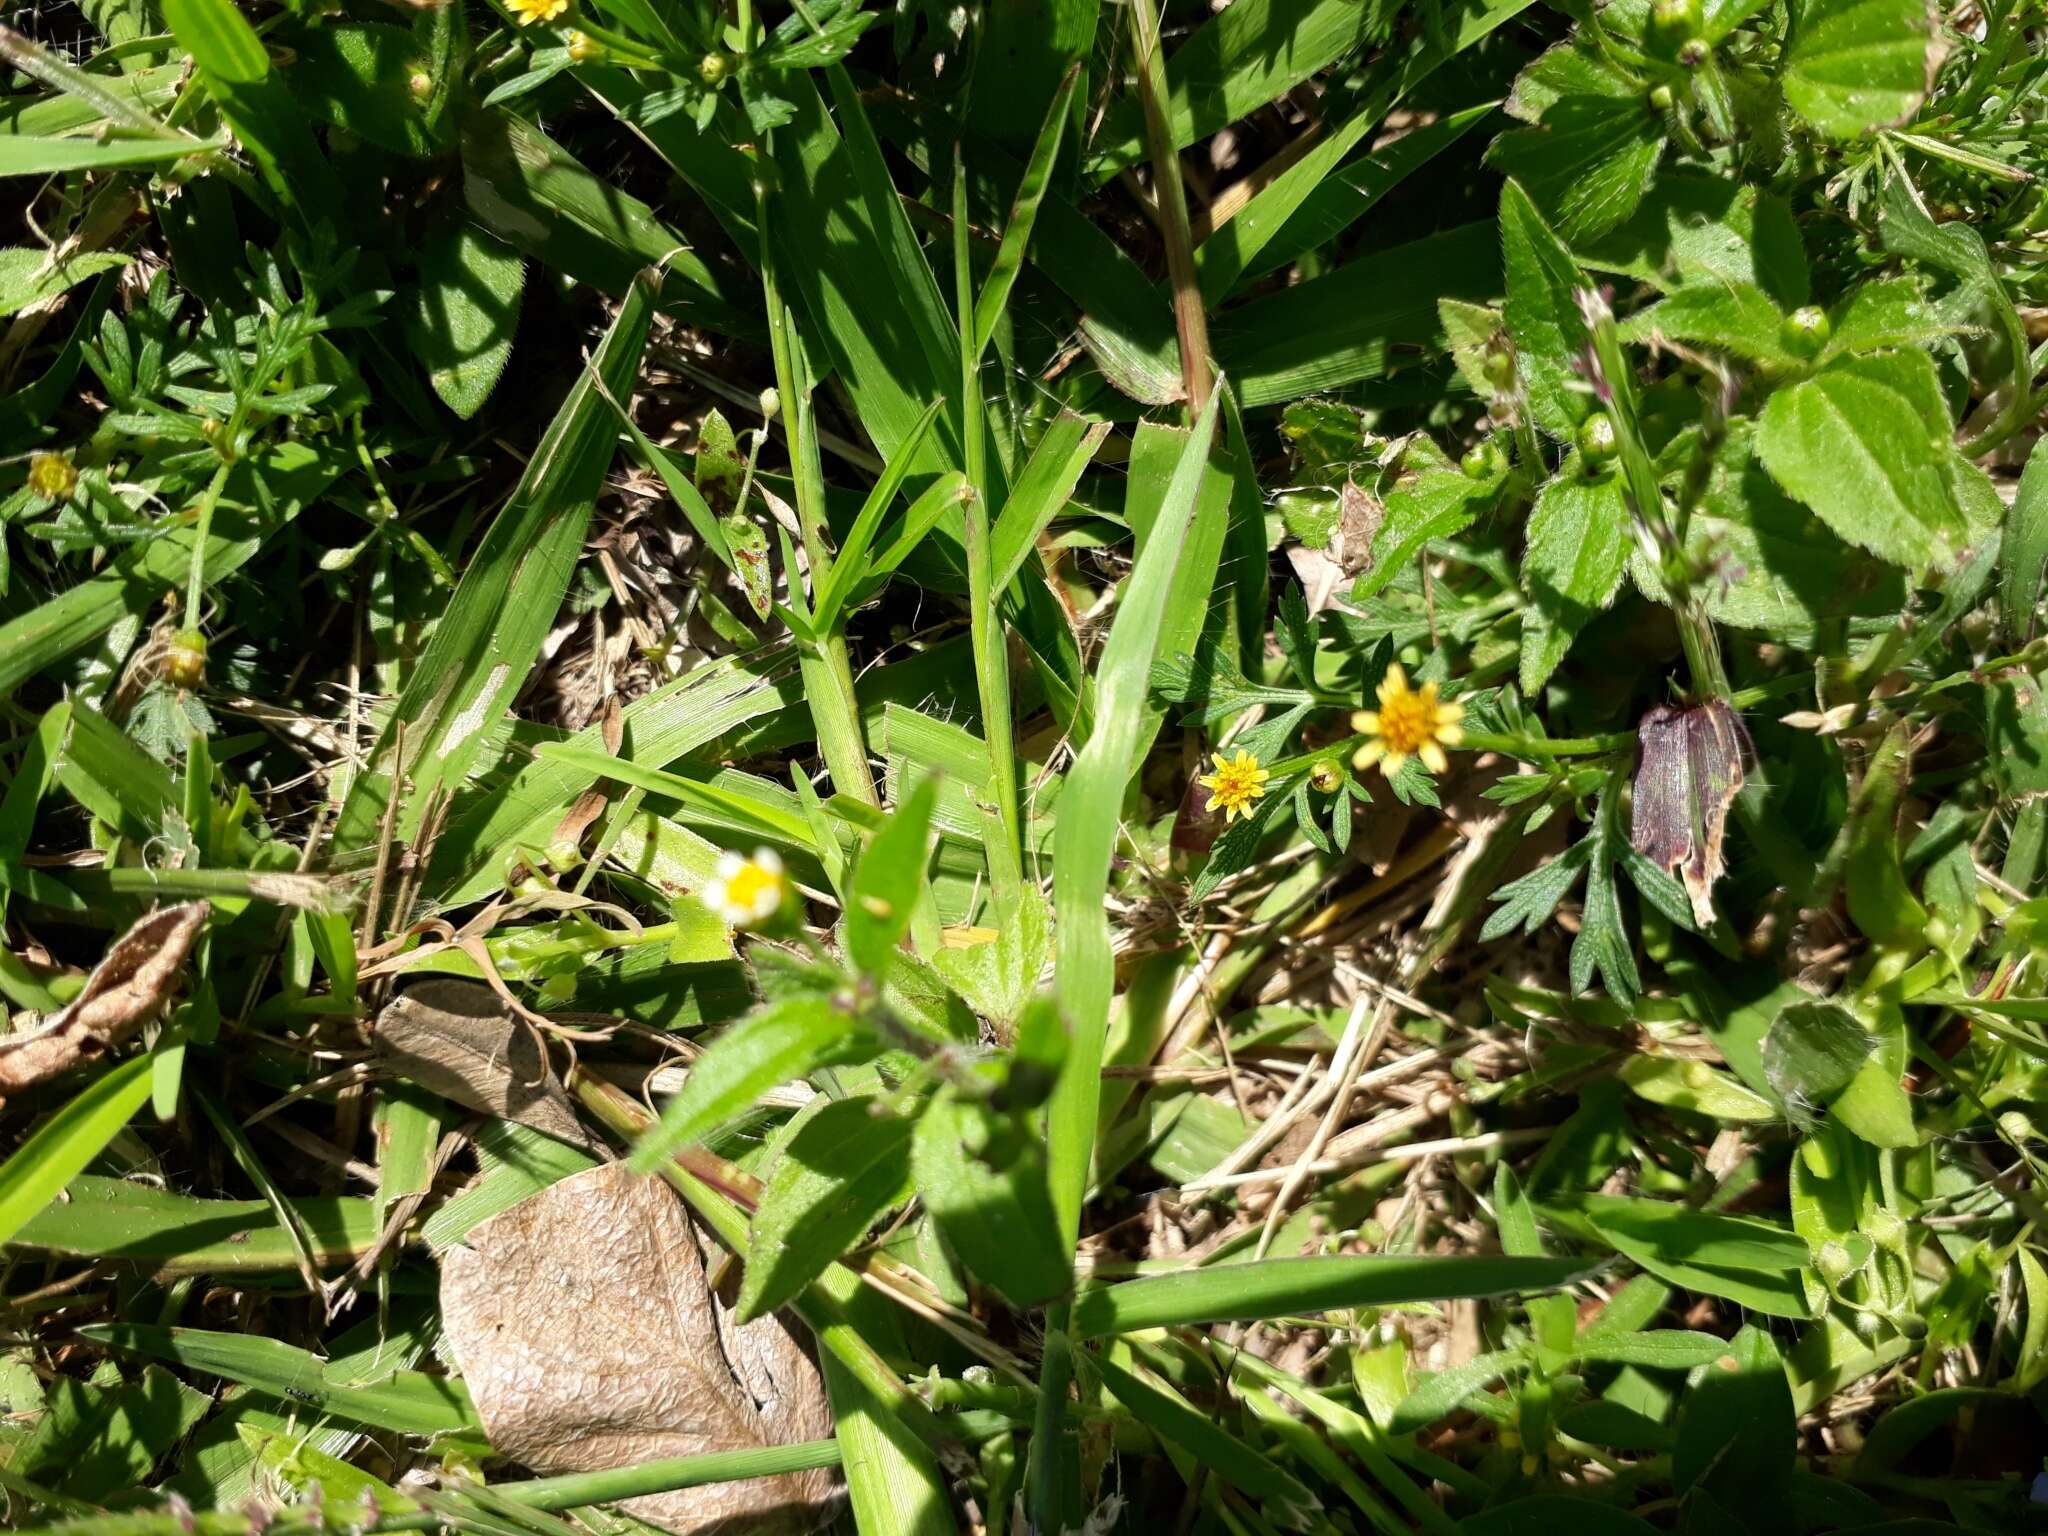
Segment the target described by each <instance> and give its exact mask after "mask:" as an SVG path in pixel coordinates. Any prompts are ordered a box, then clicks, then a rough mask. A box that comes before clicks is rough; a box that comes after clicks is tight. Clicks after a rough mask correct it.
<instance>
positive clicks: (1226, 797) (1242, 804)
mask: <svg viewBox="0 0 2048 1536" xmlns="http://www.w3.org/2000/svg"><path fill="white" fill-rule="evenodd" d="M1271 777H1272V775H1271V774H1270V773H1268V772H1267V771H1266V770H1265V769H1263V768H1261V767H1260V766H1259V760H1258V759H1257V758H1256V757H1254V756H1252V754H1251V753H1249V752H1239V753H1238V754H1237V756H1236V758H1235V759H1232V758H1227V757H1225V756H1224V755H1223V754H1222V753H1221V752H1218V753H1217V754H1216V771H1215V772H1214V773H1212V774H1208V775H1206V776H1204V777H1202V778H1199V779H1197V780H1195V782H1196V783H1197V784H1199V785H1201V786H1202V788H1204V789H1206V790H1208V791H1209V809H1210V810H1211V811H1218V810H1220V811H1222V812H1223V813H1224V817H1225V819H1226V820H1229V821H1235V820H1236V819H1237V818H1238V817H1240V816H1249V815H1251V813H1252V806H1253V805H1255V804H1256V803H1257V802H1258V799H1259V797H1260V796H1261V795H1263V794H1265V792H1266V780H1267V779H1269V778H1271Z"/></svg>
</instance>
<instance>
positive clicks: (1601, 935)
mask: <svg viewBox="0 0 2048 1536" xmlns="http://www.w3.org/2000/svg"><path fill="white" fill-rule="evenodd" d="M1612 796H1614V791H1613V790H1611V789H1610V790H1609V791H1608V793H1607V794H1604V795H1602V797H1601V809H1600V810H1599V811H1597V812H1595V820H1596V825H1598V824H1604V822H1605V818H1606V816H1607V809H1606V807H1607V805H1608V804H1609V803H1610V797H1612ZM1596 835H1597V836H1598V838H1599V844H1598V845H1597V846H1596V847H1595V849H1594V851H1593V855H1592V857H1591V858H1590V859H1589V860H1588V861H1587V864H1586V895H1585V900H1584V901H1583V902H1582V903H1581V905H1580V908H1579V933H1578V937H1577V938H1575V939H1573V940H1572V948H1571V966H1570V973H1571V983H1572V991H1574V992H1584V991H1585V990H1586V989H1587V988H1588V987H1590V986H1592V985H1593V977H1594V975H1595V974H1596V973H1597V974H1598V975H1599V976H1600V977H1601V978H1602V979H1603V980H1604V981H1605V982H1606V983H1607V990H1608V991H1609V992H1611V993H1613V994H1614V997H1615V999H1616V1000H1617V1001H1618V1002H1621V1003H1624V1004H1626V1003H1632V1002H1633V1001H1635V997H1636V994H1637V993H1638V992H1640V991H1641V990H1642V985H1643V983H1642V976H1641V974H1640V973H1639V972H1638V971H1637V969H1636V955H1635V945H1634V944H1633V942H1631V940H1630V937H1629V931H1628V924H1627V922H1626V921H1625V920H1624V919H1623V917H1622V915H1621V897H1620V894H1619V892H1618V891H1617V890H1616V889H1615V882H1614V864H1613V862H1612V860H1613V854H1612V852H1611V851H1610V847H1609V846H1608V844H1609V839H1608V836H1607V834H1606V833H1604V832H1602V833H1599V834H1596Z"/></svg>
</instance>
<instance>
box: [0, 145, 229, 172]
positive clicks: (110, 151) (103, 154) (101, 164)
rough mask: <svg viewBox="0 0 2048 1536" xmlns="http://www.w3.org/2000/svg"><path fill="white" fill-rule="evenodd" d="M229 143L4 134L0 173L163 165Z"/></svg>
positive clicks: (222, 146) (109, 169)
mask: <svg viewBox="0 0 2048 1536" xmlns="http://www.w3.org/2000/svg"><path fill="white" fill-rule="evenodd" d="M227 147H228V145H227V143H226V142H225V141H224V140H219V139H107V140H105V141H104V142H103V141H101V140H99V139H39V138H27V137H21V138H0V176H53V175H60V174H62V173H63V172H65V171H111V170H116V169H118V168H121V167H123V166H134V165H163V164H165V163H167V162H169V161H172V160H182V159H184V158H185V157H186V156H187V155H198V154H205V153H207V152H209V151H212V150H221V149H226V148H227Z"/></svg>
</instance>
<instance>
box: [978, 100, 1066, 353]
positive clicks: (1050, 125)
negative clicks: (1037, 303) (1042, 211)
mask: <svg viewBox="0 0 2048 1536" xmlns="http://www.w3.org/2000/svg"><path fill="white" fill-rule="evenodd" d="M1080 78H1081V66H1080V65H1079V64H1078V63H1077V64H1075V65H1073V66H1072V67H1071V68H1069V69H1068V70H1067V73H1066V76H1065V77H1064V78H1063V79H1062V80H1061V81H1060V86H1059V89H1058V90H1057V91H1055V92H1054V93H1053V98H1052V105H1051V106H1049V107H1048V108H1046V113H1045V124H1044V126H1043V127H1041V128H1040V129H1039V130H1038V138H1037V141H1036V142H1035V143H1033V144H1032V146H1031V158H1030V159H1029V160H1027V161H1026V162H1025V164H1024V178H1023V180H1021V181H1020V182H1018V183H1017V196H1016V200H1015V201H1014V202H1012V203H1011V205H1010V217H1009V218H1008V219H1007V220H1006V221H1005V222H1004V224H1003V242H1002V244H1001V245H1000V246H998V247H997V248H996V259H995V264H994V265H993V266H992V267H990V268H989V273H988V276H987V277H986V278H985V279H983V281H982V285H981V293H980V296H979V297H977V298H976V299H975V301H974V335H973V338H972V343H973V345H972V348H971V350H972V352H973V354H974V356H975V357H976V358H979V357H980V356H981V355H982V353H983V352H985V351H986V350H987V349H988V344H989V338H990V337H992V336H993V335H994V334H995V329H996V325H997V323H998V322H999V321H1000V320H1001V319H1002V317H1003V310H1004V309H1005V308H1006V307H1007V306H1008V304H1009V302H1010V289H1011V288H1012V287H1013V286H1015V284H1016V281H1017V274H1018V273H1019V272H1020V271H1022V270H1023V267H1024V252H1025V249H1026V247H1028V246H1029V245H1030V243H1031V230H1032V226H1033V225H1034V224H1036V223H1037V221H1038V205H1039V204H1040V203H1041V202H1043V201H1044V200H1045V189H1046V187H1047V186H1048V185H1049V184H1050V182H1051V180H1052V167H1053V162H1054V161H1055V160H1057V159H1058V158H1059V153H1060V138H1061V136H1062V134H1064V132H1065V131H1066V126H1067V116H1068V110H1069V108H1070V107H1071V105H1072V103H1073V99H1074V85H1075V83H1076V82H1077V81H1078V80H1079V79H1080Z"/></svg>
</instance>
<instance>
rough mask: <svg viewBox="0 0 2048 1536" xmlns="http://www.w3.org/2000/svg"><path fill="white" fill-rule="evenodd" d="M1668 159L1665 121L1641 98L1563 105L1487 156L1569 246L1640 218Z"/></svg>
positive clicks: (1580, 99) (1582, 98) (1570, 99)
mask: <svg viewBox="0 0 2048 1536" xmlns="http://www.w3.org/2000/svg"><path fill="white" fill-rule="evenodd" d="M1663 156H1664V118H1663V117H1662V115H1661V114H1659V113H1656V112H1653V111H1651V110H1650V108H1649V107H1648V106H1647V105H1646V104H1645V103H1644V101H1643V99H1642V97H1641V94H1640V93H1639V92H1635V91H1631V92H1630V93H1629V94H1628V95H1626V96H1611V95H1590V94H1575V95H1570V96H1563V97H1560V98H1559V99H1558V100H1556V101H1553V102H1551V103H1550V104H1549V105H1547V106H1546V107H1545V108H1544V111H1543V118H1542V121H1541V122H1540V123H1538V124H1537V125H1536V126H1534V127H1531V128H1517V129H1515V130H1514V131H1513V132H1512V133H1504V134H1502V135H1501V136H1500V137H1499V138H1497V139H1495V140H1494V141H1493V147H1492V148H1491V149H1489V150H1488V151H1487V154H1486V157H1487V159H1488V160H1489V161H1490V162H1491V163H1492V164H1493V165H1494V166H1496V167H1497V168H1498V169H1499V170H1500V171H1501V172H1502V174H1504V175H1506V176H1510V177H1512V178H1514V180H1515V181H1516V182H1517V183H1518V184H1519V185H1521V186H1522V187H1523V188H1525V189H1526V190H1527V191H1528V193H1529V195H1530V196H1531V197H1532V198H1534V199H1535V200H1536V202H1537V204H1538V205H1539V206H1541V207H1542V208H1544V209H1545V210H1546V211H1547V212H1548V213H1549V215H1550V217H1551V220H1552V222H1553V223H1554V225H1555V227H1556V230H1557V233H1558V234H1559V235H1560V236H1562V237H1563V238H1564V239H1565V240H1568V241H1578V240H1592V239H1596V238H1598V237H1599V236H1601V235H1604V234H1606V233H1607V231H1608V230H1610V229H1612V228H1614V226H1615V225H1617V224H1619V223H1621V221H1622V220H1624V219H1626V218H1627V217H1628V216H1629V215H1630V214H1632V213H1634V212H1635V211H1636V208H1637V206H1638V205H1639V204H1641V202H1642V200H1643V194H1644V193H1645V192H1647V191H1648V190H1649V187H1650V179H1651V178H1652V177H1653V176H1654V175H1656V172H1657V162H1658V161H1659V160H1661V159H1662V158H1663Z"/></svg>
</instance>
